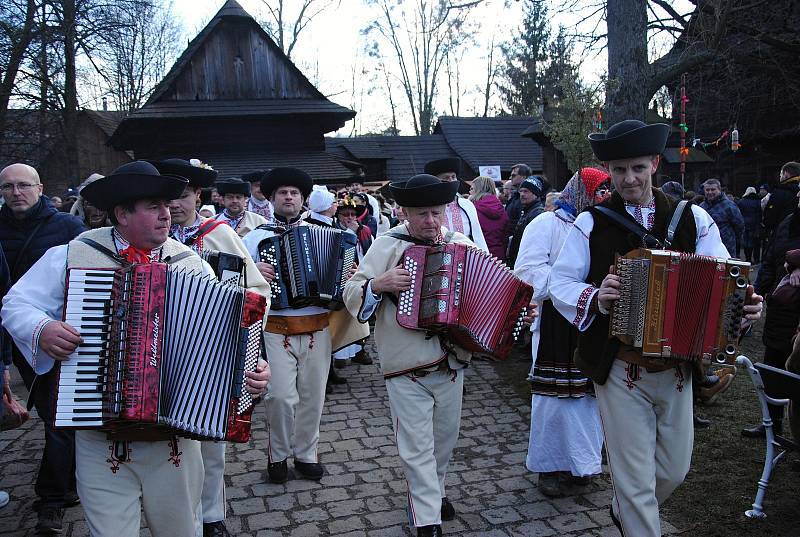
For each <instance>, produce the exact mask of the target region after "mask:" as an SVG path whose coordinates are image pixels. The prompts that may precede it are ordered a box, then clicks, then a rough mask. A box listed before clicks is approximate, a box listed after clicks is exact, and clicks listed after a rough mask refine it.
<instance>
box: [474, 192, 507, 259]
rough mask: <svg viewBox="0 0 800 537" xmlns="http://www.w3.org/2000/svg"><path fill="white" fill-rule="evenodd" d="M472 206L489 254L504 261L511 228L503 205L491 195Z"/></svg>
mask: <svg viewBox="0 0 800 537" xmlns="http://www.w3.org/2000/svg"><path fill="white" fill-rule="evenodd" d="M474 204H475V210H476V211H478V222H480V224H481V230H482V231H483V237H484V238H485V239H486V245H487V246H488V247H489V253H490V254H492V255H493V256H495V257H497V258H499V259H505V258H506V245H507V244H508V236H509V235H510V234H511V233H510V230H511V226H510V223H509V222H510V221H509V218H508V214H506V211H505V209H503V204H502V203H500V200H499V199H497V196H492V195H488V196H484V197H482V198H481V199H479V200H478V201H475V202H474Z"/></svg>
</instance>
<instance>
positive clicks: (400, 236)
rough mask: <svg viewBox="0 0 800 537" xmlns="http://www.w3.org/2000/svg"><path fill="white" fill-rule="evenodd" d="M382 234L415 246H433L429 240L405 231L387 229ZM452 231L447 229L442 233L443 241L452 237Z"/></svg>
mask: <svg viewBox="0 0 800 537" xmlns="http://www.w3.org/2000/svg"><path fill="white" fill-rule="evenodd" d="M384 235H387V236H389V237H392V238H393V239H400V240H401V241H406V242H410V243H412V244H416V245H417V246H434V244H433V243H432V242H431V241H426V240H424V239H418V238H416V237H412V236H411V235H409V234H407V233H399V232H397V231H388V232H386V233H385V234H384ZM453 235H455V233H454V232H452V231H448V232H447V233H445V234H444V242H450V241H451V240H452V239H453Z"/></svg>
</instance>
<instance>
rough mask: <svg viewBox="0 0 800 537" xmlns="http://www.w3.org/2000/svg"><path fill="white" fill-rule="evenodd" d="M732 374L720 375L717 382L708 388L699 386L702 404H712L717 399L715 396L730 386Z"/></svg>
mask: <svg viewBox="0 0 800 537" xmlns="http://www.w3.org/2000/svg"><path fill="white" fill-rule="evenodd" d="M734 376H735V375H734V374H733V373H727V374H724V375H720V378H719V382H717V383H716V384H714V385H713V386H711V387H710V388H700V397H699V399H700V402H701V403H703V404H704V405H712V404H714V401H716V400H717V397H719V395H720V394H721V393H723V392H724V391H725V390H727V389H728V388H729V387H730V385H731V382H733V377H734Z"/></svg>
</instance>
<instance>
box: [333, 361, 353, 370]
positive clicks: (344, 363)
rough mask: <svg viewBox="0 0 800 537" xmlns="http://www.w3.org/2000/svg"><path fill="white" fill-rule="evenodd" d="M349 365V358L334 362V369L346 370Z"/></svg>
mask: <svg viewBox="0 0 800 537" xmlns="http://www.w3.org/2000/svg"><path fill="white" fill-rule="evenodd" d="M348 365H350V358H348V359H347V360H334V361H333V367H335V368H336V369H344V368H345V367H347V366H348Z"/></svg>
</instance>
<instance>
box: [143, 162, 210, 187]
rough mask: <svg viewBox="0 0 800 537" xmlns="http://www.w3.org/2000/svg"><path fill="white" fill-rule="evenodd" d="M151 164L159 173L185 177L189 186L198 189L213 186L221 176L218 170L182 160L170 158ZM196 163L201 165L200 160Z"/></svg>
mask: <svg viewBox="0 0 800 537" xmlns="http://www.w3.org/2000/svg"><path fill="white" fill-rule="evenodd" d="M149 162H150V164H152V165H153V166H155V167H156V169H157V170H158V173H160V174H166V175H177V176H179V177H185V178H186V179H188V180H189V186H194V187H198V188H206V187H209V186H212V185H213V184H214V181H216V180H217V175H219V172H217V170H212V169H211V168H203V167H201V166H195V165H194V164H192V162H191V161H189V160H183V159H182V158H168V159H166V160H159V161H152V160H151V161H149ZM196 162H197V163H200V161H199V160H198V161H196Z"/></svg>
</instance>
